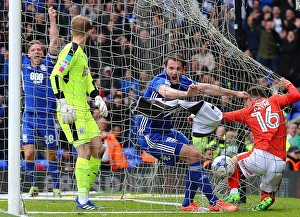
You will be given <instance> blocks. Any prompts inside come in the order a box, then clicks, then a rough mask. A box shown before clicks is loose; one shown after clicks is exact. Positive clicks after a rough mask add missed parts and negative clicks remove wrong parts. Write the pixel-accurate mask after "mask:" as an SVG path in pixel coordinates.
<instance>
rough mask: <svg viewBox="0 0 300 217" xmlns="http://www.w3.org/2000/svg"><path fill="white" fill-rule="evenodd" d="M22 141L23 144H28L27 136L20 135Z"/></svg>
mask: <svg viewBox="0 0 300 217" xmlns="http://www.w3.org/2000/svg"><path fill="white" fill-rule="evenodd" d="M22 140H23V142H28V137H27V134H23V135H22Z"/></svg>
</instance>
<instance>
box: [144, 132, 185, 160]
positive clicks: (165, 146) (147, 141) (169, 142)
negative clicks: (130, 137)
mask: <svg viewBox="0 0 300 217" xmlns="http://www.w3.org/2000/svg"><path fill="white" fill-rule="evenodd" d="M138 143H139V145H140V147H141V148H142V149H143V150H145V151H147V152H148V153H149V154H151V155H152V156H153V157H155V158H157V159H158V160H159V161H161V162H163V163H165V164H166V165H169V166H174V165H175V163H176V162H178V160H179V153H180V150H181V148H182V146H183V145H184V144H188V143H189V139H188V138H187V137H186V136H185V135H184V134H183V133H181V132H179V131H176V130H171V131H168V132H167V133H166V132H162V133H151V134H147V135H144V136H139V137H138Z"/></svg>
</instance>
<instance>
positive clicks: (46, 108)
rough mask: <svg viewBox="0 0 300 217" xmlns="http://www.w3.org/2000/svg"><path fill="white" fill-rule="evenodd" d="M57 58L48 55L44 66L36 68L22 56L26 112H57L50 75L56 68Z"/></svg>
mask: <svg viewBox="0 0 300 217" xmlns="http://www.w3.org/2000/svg"><path fill="white" fill-rule="evenodd" d="M54 58H56V56H52V55H50V54H47V56H46V58H45V59H43V60H42V64H41V65H40V66H38V67H37V68H35V67H34V66H32V65H31V62H30V59H29V58H28V57H27V56H26V55H25V54H23V55H22V82H23V91H24V96H25V111H27V112H46V113H48V112H53V113H54V112H55V111H56V97H55V95H54V93H53V90H52V88H51V84H50V79H49V77H50V74H51V72H52V69H53V67H54V65H53V63H52V60H53V59H54Z"/></svg>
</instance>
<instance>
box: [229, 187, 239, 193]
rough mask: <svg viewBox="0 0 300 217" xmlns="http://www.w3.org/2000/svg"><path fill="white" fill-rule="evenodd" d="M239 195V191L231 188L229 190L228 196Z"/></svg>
mask: <svg viewBox="0 0 300 217" xmlns="http://www.w3.org/2000/svg"><path fill="white" fill-rule="evenodd" d="M237 193H239V190H238V189H237V188H233V189H231V190H230V194H237Z"/></svg>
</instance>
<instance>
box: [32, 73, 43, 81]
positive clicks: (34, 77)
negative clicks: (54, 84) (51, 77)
mask: <svg viewBox="0 0 300 217" xmlns="http://www.w3.org/2000/svg"><path fill="white" fill-rule="evenodd" d="M30 80H31V81H32V82H33V83H34V84H41V83H43V80H44V74H43V73H37V72H31V73H30Z"/></svg>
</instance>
